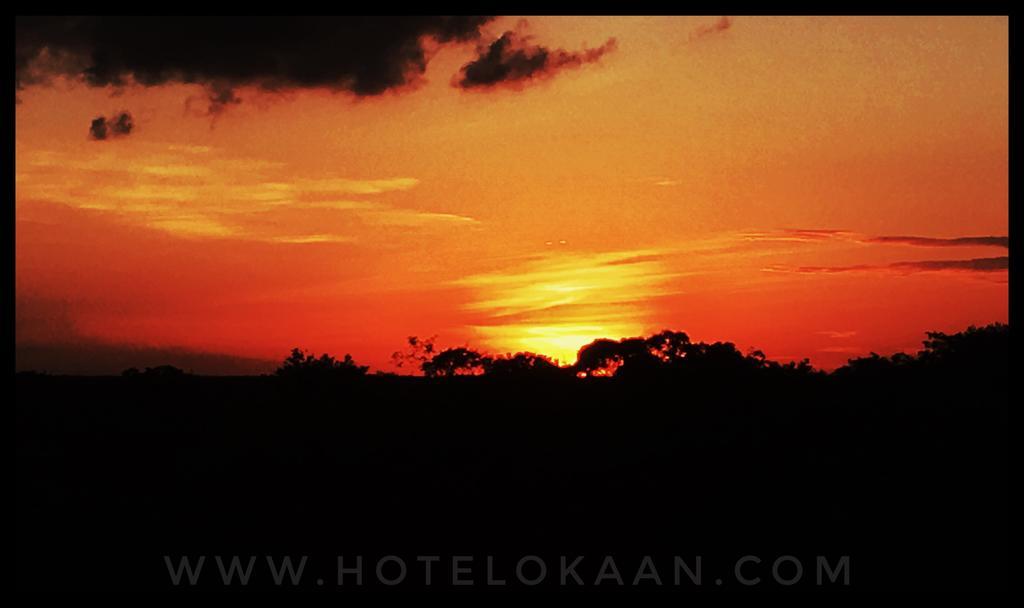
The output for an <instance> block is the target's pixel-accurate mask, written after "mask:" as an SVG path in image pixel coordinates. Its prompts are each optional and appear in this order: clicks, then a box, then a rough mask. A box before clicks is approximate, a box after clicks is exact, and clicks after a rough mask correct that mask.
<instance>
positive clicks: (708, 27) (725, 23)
mask: <svg viewBox="0 0 1024 608" xmlns="http://www.w3.org/2000/svg"><path fill="white" fill-rule="evenodd" d="M730 27H732V19H729V18H728V17H719V18H718V20H716V21H715V22H714V23H707V24H704V25H701V26H699V27H697V28H696V29H695V30H693V31H692V32H690V40H695V39H697V38H703V37H704V36H708V35H710V34H715V33H718V32H724V31H725V30H727V29H729V28H730Z"/></svg>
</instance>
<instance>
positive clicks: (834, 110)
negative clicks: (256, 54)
mask: <svg viewBox="0 0 1024 608" xmlns="http://www.w3.org/2000/svg"><path fill="white" fill-rule="evenodd" d="M726 26H727V27H726ZM1007 28H1008V25H1007V19H1006V18H1000V17H995V18H992V17H986V18H935V17H928V18H924V17H922V18H918V17H913V18H896V17H888V18H838V17H829V18H810V17H805V18H769V17H733V18H730V19H729V20H727V21H720V20H719V19H718V18H715V17H677V18H664V17H662V18H633V17H628V18H627V17H615V18H578V17H573V18H542V17H531V18H529V19H528V22H527V23H521V22H520V20H519V19H518V18H509V17H506V18H500V19H497V20H494V21H492V22H490V23H488V24H487V25H485V26H484V27H483V38H482V39H481V42H480V44H486V43H489V42H490V41H492V40H494V39H496V38H497V37H499V36H500V35H501V34H502V33H503V32H505V31H516V32H519V35H520V36H521V37H523V39H524V40H525V41H526V42H524V44H534V45H536V44H539V45H543V46H545V47H548V48H549V49H556V48H561V49H566V50H568V51H571V52H575V51H580V50H581V49H594V48H601V45H602V44H604V43H605V42H606V41H607V40H609V39H611V38H614V39H615V43H614V45H609V47H607V48H608V50H607V51H606V52H604V53H603V54H602V55H600V57H595V58H594V60H593V61H582V62H581V64H580V65H575V64H573V65H568V64H566V65H564V66H563V67H560V68H559V69H557V70H555V69H553V70H552V71H551V73H548V74H545V76H544V77H537V78H529V79H524V80H521V81H518V82H516V83H514V86H496V87H483V88H481V89H463V88H460V87H457V86H453V78H454V76H455V75H456V74H458V73H459V70H460V68H461V67H462V66H464V65H465V64H467V62H469V61H471V60H473V59H474V57H475V56H476V55H477V51H478V49H477V48H476V46H475V43H473V42H465V43H461V44H459V43H453V44H444V45H435V46H436V48H434V47H431V51H430V53H428V60H429V61H428V63H427V64H426V69H425V72H424V73H423V74H422V76H421V77H419V78H417V79H415V81H414V82H410V83H409V85H408V86H404V87H400V88H398V89H395V90H392V91H388V92H385V93H384V94H383V95H379V96H372V97H358V96H356V95H353V94H351V93H347V92H344V91H342V92H338V91H331V90H325V89H322V88H317V87H303V88H294V87H293V88H288V87H285V88H281V89H278V90H274V91H267V90H264V89H261V88H259V87H255V86H246V85H244V84H243V85H240V86H238V87H236V89H235V93H236V94H237V97H238V98H240V99H241V102H240V103H237V104H230V105H228V106H226V107H225V108H224V111H223V112H220V113H218V114H216V115H209V114H208V113H207V111H206V108H205V104H206V96H207V92H206V91H204V89H203V86H201V85H197V84H192V85H188V84H181V83H180V82H175V81H169V82H166V83H163V84H159V85H156V86H142V85H140V84H127V85H125V86H121V87H116V88H115V87H109V86H107V87H93V86H88V85H87V84H86V83H84V82H82V81H80V80H77V79H74V78H66V77H58V78H55V79H52V80H49V81H46V82H35V83H31V84H28V85H27V86H26V87H25V88H24V89H23V90H21V91H19V93H18V97H19V103H18V105H17V106H16V158H15V163H16V201H15V204H16V305H17V309H16V318H17V336H16V337H17V342H18V348H19V351H18V353H19V354H18V366H19V367H20V368H34V369H47V370H49V371H54V372H60V371H69V372H83V371H84V372H90V373H97V372H104V371H105V372H111V373H116V372H119V371H120V369H121V367H123V366H127V365H128V363H126V362H127V361H131V360H133V359H132V357H135V359H134V360H138V361H139V363H138V364H140V365H143V364H149V365H152V364H156V359H159V358H161V357H162V358H164V359H167V361H166V362H168V363H178V364H182V365H185V366H192V367H194V368H195V370H196V371H200V372H212V373H218V372H225V371H232V370H235V369H237V368H236V367H232V365H235V364H232V363H230V362H229V361H230V360H229V359H227V358H217V357H205V358H202V357H200V358H196V357H195V356H193V355H190V354H189V353H213V354H221V355H226V356H230V357H242V358H252V359H260V360H280V359H282V358H283V357H284V356H285V355H286V354H287V352H288V350H289V349H290V348H291V347H293V346H299V347H303V348H306V349H310V350H314V351H316V352H324V351H326V352H329V353H332V354H335V355H339V356H340V355H342V354H344V353H351V354H352V355H353V356H354V357H355V358H356V359H357V360H358V361H360V362H363V363H367V364H370V365H372V366H374V367H375V368H377V369H384V370H392V368H391V367H390V365H389V358H390V354H391V353H392V352H393V351H395V350H397V349H399V348H401V347H402V344H403V340H404V338H405V336H409V335H419V336H430V335H437V336H438V343H439V344H441V345H443V346H456V345H466V344H468V345H470V346H474V347H478V348H480V349H483V350H487V351H490V352H499V353H500V352H508V351H513V352H514V351H519V350H531V351H536V352H541V353H545V354H549V355H552V356H555V357H559V358H560V359H562V360H563V361H566V360H572V359H573V358H574V353H575V351H576V350H577V349H578V348H579V347H580V346H581V345H583V344H584V343H586V342H588V341H590V340H592V339H595V338H598V337H611V338H620V337H626V336H633V335H641V334H648V333H652V332H654V331H657V330H660V329H665V328H671V329H678V330H683V331H686V332H688V333H689V334H690V336H691V338H693V339H698V340H706V341H714V340H730V341H733V342H735V343H736V344H737V345H738V346H740V347H741V348H743V349H746V348H752V347H753V348H760V349H761V350H763V351H764V352H765V353H766V354H767V355H768V357H769V358H773V359H778V360H789V359H800V358H804V357H807V358H810V359H811V361H812V363H814V364H815V365H817V366H821V367H826V368H831V367H835V366H837V365H841V364H842V363H843V362H844V361H845V360H846V359H848V358H849V357H852V356H857V355H862V354H866V353H868V352H869V351H876V352H880V353H885V354H888V353H891V352H894V351H897V350H906V351H908V352H913V351H916V349H917V348H918V347H919V346H920V341H921V340H922V339H923V338H924V332H925V331H928V330H943V331H955V330H959V329H963V328H964V327H966V326H967V325H969V324H986V323H991V322H995V321H1004V322H1005V321H1006V320H1007V315H1008V302H1007V297H1008V294H1007V291H1008V289H1007V273H1006V270H1005V267H1006V263H1005V257H1006V256H1007V248H1006V244H1005V240H1002V241H1000V240H999V239H995V238H991V239H986V240H979V241H972V242H968V243H964V242H963V241H955V240H951V239H956V238H959V237H1005V236H1006V235H1007V232H1008V223H1007V212H1008V178H1007V174H1008V136H1007V129H1008V126H1007V114H1008V61H1007V58H1008V42H1007ZM425 44H427V43H425ZM125 110H127V111H130V112H131V114H132V117H133V121H134V124H135V128H134V129H133V130H132V132H131V134H129V135H126V136H121V137H113V136H112V137H108V138H107V139H105V140H102V141H99V140H94V139H91V138H90V137H89V125H90V122H91V121H92V120H93V119H94V118H95V117H97V116H112V115H115V114H116V113H117V112H120V111H125ZM878 237H916V238H903V239H889V240H879V238H878ZM929 239H931V240H929ZM190 357H191V358H190ZM151 360H152V362H151ZM246 365H249V367H248V368H246V369H257V368H258V369H266V370H267V371H269V370H270V369H272V364H271V365H270V367H267V364H259V363H256V364H248V363H247V364H246ZM261 365H262V367H261ZM118 366H121V367H118ZM243 367H244V366H243Z"/></svg>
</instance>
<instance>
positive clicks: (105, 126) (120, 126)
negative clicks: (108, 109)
mask: <svg viewBox="0 0 1024 608" xmlns="http://www.w3.org/2000/svg"><path fill="white" fill-rule="evenodd" d="M134 126H135V124H134V122H133V121H132V115H131V113H130V112H118V113H117V114H114V115H113V116H111V117H110V118H105V117H103V116H97V117H96V118H94V119H92V123H91V124H90V125H89V137H91V138H93V139H97V140H103V139H109V138H112V137H124V136H126V135H130V134H131V132H132V129H133V128H134Z"/></svg>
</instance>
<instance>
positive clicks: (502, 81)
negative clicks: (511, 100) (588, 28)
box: [452, 30, 616, 89]
mask: <svg viewBox="0 0 1024 608" xmlns="http://www.w3.org/2000/svg"><path fill="white" fill-rule="evenodd" d="M615 46H616V42H615V39H614V38H609V39H608V41H607V42H605V43H604V44H602V45H601V46H599V47H597V48H593V49H583V50H582V51H566V50H563V49H554V50H552V49H548V48H546V47H543V46H540V45H534V44H530V37H529V36H523V35H522V34H520V33H518V32H516V31H511V30H510V31H507V32H505V33H504V34H502V35H501V37H500V38H498V39H497V40H495V41H494V42H492V43H491V44H490V45H488V46H486V47H482V48H481V49H480V52H479V55H478V56H477V58H476V59H474V60H473V61H471V62H469V63H467V64H466V65H464V66H462V69H461V70H459V73H458V74H457V75H456V77H455V79H454V81H453V82H452V84H453V85H454V86H457V87H461V88H463V89H473V88H490V87H495V86H498V85H512V86H520V85H522V84H524V83H526V82H529V81H531V80H534V79H537V78H543V77H547V76H551V75H552V74H554V73H556V72H558V71H559V70H562V69H565V68H575V67H579V66H581V65H584V64H587V63H593V62H595V61H597V60H598V59H600V58H601V57H602V56H603V55H605V54H606V53H609V52H611V51H613V50H615Z"/></svg>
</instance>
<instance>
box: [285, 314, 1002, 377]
mask: <svg viewBox="0 0 1024 608" xmlns="http://www.w3.org/2000/svg"><path fill="white" fill-rule="evenodd" d="M926 335H927V340H925V341H923V343H922V344H923V348H922V349H921V350H920V351H918V352H917V353H916V354H907V353H896V354H893V355H891V356H881V355H879V354H877V353H871V354H870V355H868V356H866V357H858V358H854V359H850V360H849V362H848V363H847V364H846V365H844V366H843V367H840V368H838V369H836V370H834V371H833V372H832V373H831V374H828V373H826V372H824V371H821V370H817V369H815V368H814V367H813V366H812V365H811V363H810V361H809V360H808V359H804V360H802V361H799V362H795V361H791V362H787V363H779V362H776V361H771V360H769V359H768V358H767V357H765V354H764V353H763V352H761V351H759V350H754V351H750V352H748V353H746V354H744V353H743V352H741V351H740V350H739V349H738V348H737V347H736V345H735V344H733V343H732V342H714V343H710V344H709V343H706V342H693V341H691V340H690V338H689V336H688V335H687V334H686V333H684V332H681V331H670V330H665V331H662V332H659V333H657V334H654V335H652V336H649V337H638V338H625V339H622V340H610V339H599V340H595V341H593V342H591V343H590V344H587V345H586V346H584V347H583V348H581V349H580V351H579V354H578V356H577V360H576V362H575V363H574V364H572V365H567V366H559V365H558V364H557V363H556V362H555V361H554V360H552V359H550V358H549V357H546V356H544V355H540V354H536V353H531V352H520V353H515V354H506V355H490V354H486V353H482V352H480V351H477V350H475V349H472V348H468V347H464V346H460V347H454V348H443V349H441V348H438V347H437V346H436V343H435V339H434V338H427V339H422V338H418V337H416V336H411V337H409V338H408V340H407V344H406V348H405V349H404V350H402V351H397V352H395V353H394V354H393V355H392V359H393V361H394V363H395V365H396V367H399V368H404V369H412V370H416V371H418V372H420V373H422V374H423V375H424V376H426V377H427V378H452V377H457V376H485V377H492V378H516V379H544V380H548V379H558V378H599V377H615V378H618V379H711V378H723V379H734V380H743V379H748V380H753V379H757V378H797V379H801V378H803V379H814V378H823V377H827V376H832V377H835V378H844V379H850V378H853V379H887V378H888V377H890V376H894V375H906V376H910V375H915V374H924V373H933V372H943V373H953V374H955V375H963V374H968V375H972V376H977V375H979V374H985V375H989V376H998V377H1006V376H1007V374H1008V373H1009V344H1010V342H1009V340H1010V338H1009V335H1010V334H1009V325H1006V324H1003V323H994V324H991V325H987V326H984V327H980V328H979V327H974V326H971V327H969V328H967V329H966V330H964V331H961V332H958V333H954V334H945V333H942V332H927V334H926ZM368 370H369V368H368V366H364V365H358V364H357V363H356V362H355V361H354V360H353V359H352V357H351V355H348V354H346V355H345V356H344V357H343V358H342V359H340V360H338V359H336V358H334V357H333V356H330V355H328V354H323V355H320V356H319V357H318V356H315V355H313V354H309V353H304V352H303V351H302V350H300V349H298V348H296V349H293V350H292V353H291V355H290V356H289V357H288V358H286V359H285V360H284V362H283V364H282V365H281V366H280V367H279V368H278V369H277V371H276V372H275V374H276V375H277V376H279V377H282V378H289V379H315V378H320V379H323V378H355V377H361V376H365V375H366V374H367V372H368ZM378 375H394V374H387V373H383V372H378Z"/></svg>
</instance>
